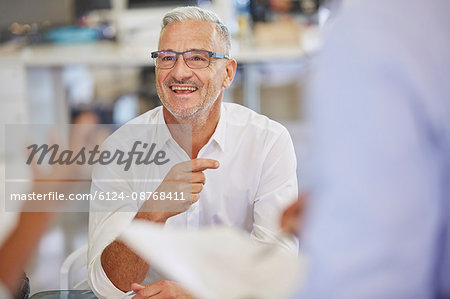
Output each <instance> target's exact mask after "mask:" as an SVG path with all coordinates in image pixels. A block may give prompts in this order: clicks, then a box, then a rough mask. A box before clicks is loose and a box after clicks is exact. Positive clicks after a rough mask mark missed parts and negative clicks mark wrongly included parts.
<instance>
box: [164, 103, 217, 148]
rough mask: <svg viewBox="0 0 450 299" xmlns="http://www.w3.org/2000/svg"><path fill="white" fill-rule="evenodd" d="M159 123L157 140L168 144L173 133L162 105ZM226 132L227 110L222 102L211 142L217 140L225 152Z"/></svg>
mask: <svg viewBox="0 0 450 299" xmlns="http://www.w3.org/2000/svg"><path fill="white" fill-rule="evenodd" d="M157 124H161V126H158V130H157V134H156V137H157V140H159V141H160V142H162V144H167V143H168V142H169V141H170V140H171V139H173V138H172V135H171V134H170V131H169V128H168V127H167V125H166V121H165V120H164V114H163V109H162V107H161V110H160V113H158V116H157ZM163 124H164V125H163ZM225 133H226V111H225V108H224V105H223V103H222V104H221V105H220V118H219V122H218V123H217V126H216V129H215V130H214V133H213V135H212V136H211V139H210V142H212V141H214V142H216V143H217V145H218V146H219V147H220V149H221V150H222V151H223V152H224V151H225V137H226V135H225ZM210 142H208V143H210Z"/></svg>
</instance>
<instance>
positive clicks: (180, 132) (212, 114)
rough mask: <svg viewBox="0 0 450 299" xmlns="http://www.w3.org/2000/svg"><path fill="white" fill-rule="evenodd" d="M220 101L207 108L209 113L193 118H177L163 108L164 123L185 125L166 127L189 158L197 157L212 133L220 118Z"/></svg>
mask: <svg viewBox="0 0 450 299" xmlns="http://www.w3.org/2000/svg"><path fill="white" fill-rule="evenodd" d="M221 103H222V102H221V101H220V100H216V102H215V103H214V104H213V106H212V107H211V109H210V110H209V114H207V115H202V116H200V117H197V118H195V119H194V120H184V119H181V120H180V119H177V118H175V117H173V115H172V114H171V113H170V112H169V111H168V110H167V109H165V108H163V114H164V120H165V122H166V124H168V125H170V124H177V125H186V126H168V127H169V131H170V133H171V135H172V137H173V138H174V139H175V141H176V142H177V143H178V145H180V147H181V148H182V149H183V150H184V151H185V152H186V153H187V154H188V155H189V157H190V158H191V159H195V158H197V156H198V153H199V152H200V150H201V149H202V148H203V147H204V146H205V145H206V144H207V143H208V141H209V139H210V138H211V136H212V135H213V134H214V132H215V130H216V127H217V124H218V123H219V119H220V107H221ZM190 137H192V139H190Z"/></svg>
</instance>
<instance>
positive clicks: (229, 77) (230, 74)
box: [222, 59, 237, 88]
mask: <svg viewBox="0 0 450 299" xmlns="http://www.w3.org/2000/svg"><path fill="white" fill-rule="evenodd" d="M236 67H237V62H236V60H234V59H228V61H227V66H226V69H225V71H226V75H225V79H224V80H223V84H222V87H223V88H227V87H229V86H230V85H231V83H232V82H233V78H234V75H235V74H236Z"/></svg>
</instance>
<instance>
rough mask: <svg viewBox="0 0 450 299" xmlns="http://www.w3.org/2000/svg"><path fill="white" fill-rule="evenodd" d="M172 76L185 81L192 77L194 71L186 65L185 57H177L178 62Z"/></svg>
mask: <svg viewBox="0 0 450 299" xmlns="http://www.w3.org/2000/svg"><path fill="white" fill-rule="evenodd" d="M172 75H173V77H174V78H175V79H177V80H180V81H181V80H183V79H185V78H189V77H191V76H192V70H191V68H190V67H188V66H187V65H186V62H185V61H184V58H183V55H177V60H176V61H175V65H174V66H173V69H172Z"/></svg>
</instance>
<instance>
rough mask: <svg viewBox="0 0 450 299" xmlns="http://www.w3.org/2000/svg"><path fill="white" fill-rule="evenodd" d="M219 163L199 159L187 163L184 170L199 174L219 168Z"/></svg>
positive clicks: (212, 160)
mask: <svg viewBox="0 0 450 299" xmlns="http://www.w3.org/2000/svg"><path fill="white" fill-rule="evenodd" d="M219 165H220V164H219V161H217V160H214V159H203V158H197V159H193V160H191V161H187V162H186V168H183V170H184V171H186V172H198V171H204V170H206V169H217V168H219Z"/></svg>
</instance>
